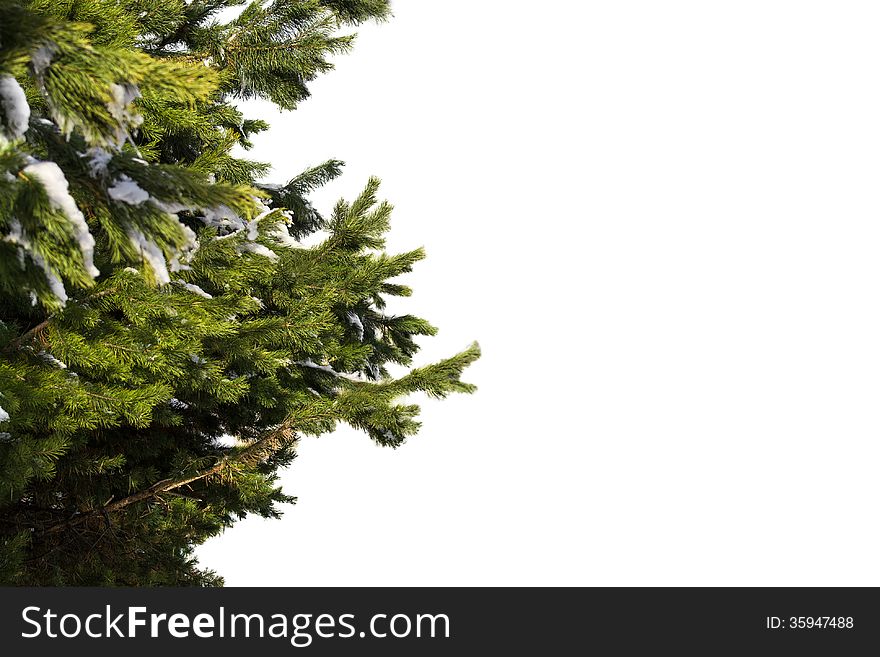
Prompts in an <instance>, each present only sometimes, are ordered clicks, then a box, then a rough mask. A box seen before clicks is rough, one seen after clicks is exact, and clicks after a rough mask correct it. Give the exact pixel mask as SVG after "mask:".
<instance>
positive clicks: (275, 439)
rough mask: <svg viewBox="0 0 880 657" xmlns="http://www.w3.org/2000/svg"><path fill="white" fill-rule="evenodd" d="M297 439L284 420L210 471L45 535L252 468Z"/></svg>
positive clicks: (169, 482)
mask: <svg viewBox="0 0 880 657" xmlns="http://www.w3.org/2000/svg"><path fill="white" fill-rule="evenodd" d="M294 440H295V435H294V433H293V429H292V428H291V426H290V421H289V420H288V421H285V422H284V423H282V424H281V425H280V426H279V427H278V428H276V429H274V430H273V431H271V432H269V434H267V435H266V436H264V437H263V438H261V439H260V440H258V441H256V442H254V443H252V444H251V445H249V446H248V447H246V448H245V449H243V450H241V451H240V452H238V453H236V454H230V455H227V456H224V457H223V458H221V459H220V460H219V461H217V463H215V464H214V465H212V466H211V467H210V468H207V469H205V470H201V471H200V472H197V473H195V474H193V475H189V476H186V477H180V478H177V479H173V478H168V479H163V480H161V481H157V482H156V483H155V484H153V485H152V486H150V487H149V488H146V489H144V490H142V491H139V492H137V493H133V494H132V495H129V496H127V497H123V498H122V499H119V500H116V501H115V502H110V503H108V504H105V505H104V506H102V507H100V508H97V509H93V510H91V511H88V512H86V513H82V514H79V515H77V516H74V517H73V518H71V519H69V520H66V521H64V522H60V523H57V524H55V525H52V526H50V527H47V528H46V529H45V530H44V533H46V534H54V533H57V532H60V531H64V530H68V529H72V528H74V527H77V526H78V525H81V524H82V523H84V522H86V521H88V520H90V519H92V518H95V517H99V516H103V517H105V518H106V517H109V514H111V513H116V512H118V511H121V510H122V509H124V508H126V507H128V506H131V505H132V504H136V503H138V502H144V501H146V500H149V499H151V498H154V497H157V496H159V495H161V494H162V493H167V492H170V491H173V490H175V489H177V488H181V487H183V486H186V485H187V484H191V483H193V482H196V481H200V480H202V479H206V478H207V477H210V476H212V475H215V474H219V473H220V472H222V471H223V469H224V468H225V467H227V466H229V465H231V464H233V463H235V464H239V465H243V466H251V467H252V466H254V465H257V464H258V463H260V462H261V461H264V460H265V459H267V458H269V457H270V456H271V455H272V454H274V453H276V452H278V450H280V449H282V448H283V447H285V446H286V445H289V444H290V443H292V442H293V441H294Z"/></svg>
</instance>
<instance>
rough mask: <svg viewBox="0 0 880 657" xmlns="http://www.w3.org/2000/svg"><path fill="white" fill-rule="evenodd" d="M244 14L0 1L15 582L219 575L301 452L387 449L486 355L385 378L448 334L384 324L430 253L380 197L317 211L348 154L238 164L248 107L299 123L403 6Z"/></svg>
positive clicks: (261, 8) (4, 344)
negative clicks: (263, 105) (435, 337)
mask: <svg viewBox="0 0 880 657" xmlns="http://www.w3.org/2000/svg"><path fill="white" fill-rule="evenodd" d="M241 4H243V3H242V2H239V1H238V0H193V1H191V2H185V1H184V0H32V1H14V2H13V1H10V0H0V583H5V584H20V585H216V584H219V583H222V580H221V579H220V577H219V576H217V575H216V574H214V573H212V572H209V571H204V570H201V569H199V567H198V565H197V564H196V563H195V560H194V558H193V547H194V546H195V545H198V544H199V543H201V542H202V541H204V540H206V539H207V538H208V537H210V536H214V535H216V534H218V533H219V532H221V531H222V530H223V529H224V528H226V527H228V526H230V524H231V523H233V522H234V521H235V520H236V519H239V518H242V517H244V516H245V515H247V514H252V513H255V514H259V515H262V516H267V517H272V516H277V515H278V514H279V510H278V504H279V503H283V502H291V501H293V498H291V497H289V496H288V495H286V494H285V493H283V492H282V491H281V490H280V489H279V487H278V486H277V474H276V473H277V471H278V469H279V468H280V467H283V466H285V465H288V464H289V463H290V462H291V460H292V459H293V458H294V456H295V448H296V444H297V440H298V439H299V438H300V437H301V436H305V435H319V434H323V433H326V432H329V431H332V430H333V429H334V427H336V426H337V424H339V423H347V424H349V425H352V426H354V427H357V428H358V429H361V430H363V431H364V432H366V433H367V434H368V435H369V437H370V438H372V439H373V440H374V441H376V442H377V443H379V444H381V445H387V446H390V447H396V446H398V445H400V444H401V443H402V442H403V441H404V440H405V438H406V437H407V436H410V435H412V434H413V433H414V432H416V430H417V429H418V427H419V423H418V421H417V419H416V417H417V414H418V407H417V406H415V405H412V404H407V403H402V402H401V401H400V400H401V399H402V398H404V397H405V396H407V395H410V394H411V393H415V392H424V393H427V394H428V395H431V396H434V397H444V396H446V395H447V394H449V393H452V392H469V391H471V390H472V389H473V387H472V386H471V385H469V384H467V383H463V382H462V381H461V380H460V375H461V373H462V370H463V369H464V368H465V367H466V366H467V365H468V364H469V363H471V362H472V361H473V360H474V359H476V358H477V357H478V349H477V347H476V345H474V346H472V347H470V348H469V349H467V350H466V351H464V352H462V353H460V354H458V355H456V356H453V357H452V358H449V359H448V360H445V361H442V362H439V363H436V364H433V365H428V366H425V367H420V368H415V369H409V370H408V371H407V373H406V374H404V375H403V376H399V377H394V376H391V374H390V373H389V371H388V369H387V368H388V367H389V366H390V365H403V366H411V363H412V359H413V356H414V354H415V353H416V351H417V348H418V346H417V343H416V338H417V336H420V335H432V334H434V333H435V329H434V327H433V326H431V324H429V323H428V322H427V321H425V320H423V319H420V318H418V317H414V316H410V315H404V316H394V315H391V314H387V313H386V312H385V308H386V305H385V303H386V299H387V298H388V297H389V296H405V295H408V294H410V290H409V288H407V287H406V286H404V285H402V284H400V283H398V282H392V280H393V279H395V278H396V277H398V276H400V275H401V274H405V273H406V272H409V271H410V270H411V268H412V267H413V265H414V264H415V263H416V262H417V261H418V260H419V259H420V258H422V257H423V253H422V251H421V250H415V251H411V252H408V253H400V254H388V253H386V252H385V251H384V241H383V235H384V234H385V232H386V231H387V229H388V221H389V215H390V213H391V206H390V205H389V204H387V203H385V202H382V201H380V200H379V198H378V196H377V194H378V187H379V183H378V181H377V180H370V181H369V182H368V183H367V186H366V188H365V190H364V191H363V193H362V194H361V195H360V196H358V197H357V198H356V199H354V200H352V201H351V202H343V201H340V202H339V203H338V204H337V205H336V207H335V208H334V209H333V211H332V213H330V214H329V215H327V216H323V215H322V214H320V213H319V212H318V211H317V210H316V209H315V208H314V207H312V205H311V204H310V203H309V201H308V194H309V192H310V191H312V190H314V189H315V188H316V187H318V186H320V185H322V184H323V183H325V182H326V181H328V180H330V179H332V178H334V177H336V176H338V175H339V174H340V171H341V163H340V162H337V161H329V162H325V163H323V164H320V165H318V166H315V167H314V168H311V169H309V170H307V171H305V172H303V173H301V174H299V175H297V176H294V177H293V178H292V179H291V180H290V182H289V183H288V184H286V185H283V186H271V185H266V184H261V183H260V180H261V178H262V177H263V176H264V174H265V173H266V171H267V168H268V167H267V165H265V164H263V163H259V162H254V161H250V160H247V159H243V158H240V157H236V156H235V155H233V153H232V149H233V148H234V147H235V146H236V145H238V146H241V147H243V148H245V149H247V148H248V147H250V145H251V143H250V138H251V137H252V135H254V134H255V133H257V132H259V131H262V130H265V129H267V128H268V126H267V125H266V124H265V123H264V122H263V121H260V120H254V119H248V118H245V117H244V116H243V115H242V113H241V112H240V111H239V110H238V109H236V106H235V101H236V99H240V98H252V97H259V98H264V99H268V100H270V101H272V102H274V103H275V104H277V105H278V106H279V107H281V108H285V109H293V108H295V107H296V105H297V103H298V102H300V101H302V100H303V99H305V98H306V97H307V96H308V94H309V90H308V84H309V82H310V81H311V80H313V79H314V78H315V77H316V76H317V75H318V74H320V73H323V72H325V71H328V70H329V69H330V68H332V64H331V58H332V57H333V56H334V55H337V54H339V53H343V52H346V51H347V50H348V49H349V48H350V47H351V45H352V38H353V37H352V36H351V35H350V34H348V30H350V27H351V26H356V25H358V24H360V23H361V22H363V21H366V20H382V19H384V18H386V17H387V16H388V15H389V7H388V2H387V0H275V1H274V2H271V3H270V2H262V3H260V2H253V3H251V4H249V5H247V6H245V7H243V8H242V11H241V12H240V13H239V14H238V15H237V17H235V18H232V19H224V18H223V17H224V16H228V15H229V13H228V12H227V13H224V12H223V10H224V9H226V8H228V7H231V6H235V5H241ZM316 231H322V236H323V239H322V240H320V241H318V242H317V243H316V245H315V246H312V247H308V248H307V247H305V246H303V245H302V244H301V243H300V240H301V239H302V238H303V237H305V236H306V235H309V234H312V233H315V232H316ZM228 437H233V438H234V440H232V441H231V440H229V439H228Z"/></svg>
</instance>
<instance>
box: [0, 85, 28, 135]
mask: <svg viewBox="0 0 880 657" xmlns="http://www.w3.org/2000/svg"><path fill="white" fill-rule="evenodd" d="M0 105H2V106H3V113H4V114H5V115H6V126H7V127H8V128H9V135H10V136H11V137H12V138H13V139H20V138H21V137H22V135H24V133H25V131H26V130H27V128H28V120H29V119H30V118H31V108H30V106H29V105H28V103H27V98H26V97H25V95H24V90H23V89H22V88H21V85H20V84H18V81H17V80H16V79H15V78H14V77H12V76H11V75H3V76H0Z"/></svg>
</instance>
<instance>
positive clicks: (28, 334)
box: [0, 287, 116, 352]
mask: <svg viewBox="0 0 880 657" xmlns="http://www.w3.org/2000/svg"><path fill="white" fill-rule="evenodd" d="M114 292H116V289H115V288H112V287H111V288H108V289H106V290H101V291H100V292H95V294H90V295H88V296H87V297H83V298H82V299H79V301H80V302H88V301H92V300H93V299H100V298H101V297H105V296H107V295H108V294H112V293H114ZM53 319H55V315H49V316H48V317H47V318H46V319H44V320H43V321H42V322H40V323H39V324H37V325H36V326H34V327H33V328H31V329H28V330H27V331H25V332H24V333H22V334H21V335H19V336H18V337H17V338H15V339H14V340H12V341H10V342H9V344H7V345H6V346H5V347H3V349H0V351H3V352H9V351H15V350H16V349H18V348H19V347H21V346H22V345H23V344H24V343H25V342H29V341H30V340H31V339H33V338H35V337H36V336H37V335H38V334H40V333H42V332H43V331H44V330H45V329H46V327H47V326H49V322H50V321H51V320H53Z"/></svg>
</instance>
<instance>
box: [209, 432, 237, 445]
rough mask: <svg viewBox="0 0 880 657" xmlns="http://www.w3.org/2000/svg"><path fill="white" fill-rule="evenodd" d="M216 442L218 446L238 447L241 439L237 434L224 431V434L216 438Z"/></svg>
mask: <svg viewBox="0 0 880 657" xmlns="http://www.w3.org/2000/svg"><path fill="white" fill-rule="evenodd" d="M214 444H215V445H217V447H236V446H237V445H239V440H238V438H236V437H235V436H231V435H229V434H228V433H224V434H223V435H222V436H217V437H216V438H214Z"/></svg>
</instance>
